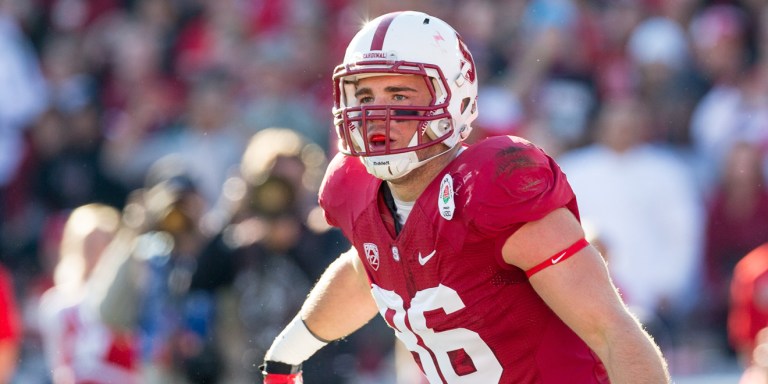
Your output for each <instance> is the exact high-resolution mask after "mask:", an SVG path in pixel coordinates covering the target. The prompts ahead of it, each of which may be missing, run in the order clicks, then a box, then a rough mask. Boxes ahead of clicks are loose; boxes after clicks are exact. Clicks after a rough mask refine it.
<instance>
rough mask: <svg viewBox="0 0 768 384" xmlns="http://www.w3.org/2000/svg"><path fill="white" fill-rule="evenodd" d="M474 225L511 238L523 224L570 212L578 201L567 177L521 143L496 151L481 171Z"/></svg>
mask: <svg viewBox="0 0 768 384" xmlns="http://www.w3.org/2000/svg"><path fill="white" fill-rule="evenodd" d="M479 176H480V177H479V182H478V183H477V187H476V188H475V189H476V191H475V193H476V195H477V196H475V197H474V198H473V200H474V204H471V206H472V208H471V209H472V210H473V211H474V212H475V213H474V214H473V215H472V217H473V220H472V223H471V224H472V225H474V226H475V227H476V228H477V229H478V230H480V231H482V232H483V233H487V234H489V235H491V236H494V235H502V234H505V235H511V234H512V233H513V232H514V231H516V230H517V229H518V228H519V227H520V226H522V225H523V224H525V223H527V222H530V221H535V220H539V219H541V218H543V217H544V216H546V215H547V214H548V213H549V212H551V211H553V210H555V209H557V208H560V207H567V208H569V209H570V210H571V211H572V212H573V213H574V214H575V215H576V217H577V218H578V209H577V207H576V199H575V196H574V193H573V190H572V189H571V187H570V185H569V184H568V181H567V179H566V177H565V174H563V172H562V171H561V170H560V167H559V166H558V165H557V164H556V163H555V161H554V160H553V159H552V158H550V157H549V156H548V155H547V154H546V153H544V151H543V150H541V149H540V148H538V147H536V146H535V145H533V144H531V143H530V142H527V141H525V140H522V139H513V140H512V141H511V144H510V145H505V146H502V147H499V148H494V150H492V151H491V154H490V155H489V157H488V160H487V161H485V162H484V164H483V165H482V167H481V169H480V175H479Z"/></svg>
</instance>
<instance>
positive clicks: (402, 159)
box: [360, 134, 451, 180]
mask: <svg viewBox="0 0 768 384" xmlns="http://www.w3.org/2000/svg"><path fill="white" fill-rule="evenodd" d="M417 142H418V139H417V138H416V134H414V135H413V138H411V142H410V143H408V146H409V147H410V146H414V145H416V143H417ZM450 150H451V148H450V147H449V148H447V149H446V150H445V151H443V152H440V153H438V154H437V155H434V156H431V157H429V158H427V159H424V160H421V161H419V157H418V156H416V151H410V152H405V153H398V154H394V155H382V156H361V157H360V161H362V162H363V164H364V165H365V168H366V169H367V170H368V173H370V174H371V175H373V176H375V177H376V178H379V179H382V180H395V179H399V178H401V177H403V176H405V175H407V174H408V173H410V172H411V171H413V170H414V169H416V168H418V167H421V166H422V165H424V164H426V163H427V162H428V161H430V160H432V159H435V158H437V157H439V156H442V155H443V154H445V153H447V152H448V151H450Z"/></svg>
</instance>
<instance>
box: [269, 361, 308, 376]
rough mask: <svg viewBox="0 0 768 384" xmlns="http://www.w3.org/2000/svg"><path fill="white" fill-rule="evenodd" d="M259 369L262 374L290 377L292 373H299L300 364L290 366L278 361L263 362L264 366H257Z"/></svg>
mask: <svg viewBox="0 0 768 384" xmlns="http://www.w3.org/2000/svg"><path fill="white" fill-rule="evenodd" d="M259 369H260V370H261V372H264V373H277V374H280V375H292V374H294V373H299V372H301V364H299V365H291V364H286V363H281V362H279V361H271V360H267V361H265V362H264V364H262V365H260V366H259Z"/></svg>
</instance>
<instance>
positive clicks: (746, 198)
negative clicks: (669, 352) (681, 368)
mask: <svg viewBox="0 0 768 384" xmlns="http://www.w3.org/2000/svg"><path fill="white" fill-rule="evenodd" d="M761 159H762V152H761V151H760V149H759V148H758V147H757V146H756V145H755V144H754V143H750V142H738V143H735V144H734V145H733V146H732V147H731V150H730V151H729V153H728V154H727V157H726V158H725V163H724V164H723V167H722V174H721V175H720V176H719V177H718V180H717V184H716V185H715V187H714V189H713V191H712V196H711V198H710V200H709V203H708V207H707V231H706V248H705V255H706V259H705V260H706V261H705V270H704V272H705V278H706V285H705V286H704V290H703V292H704V293H705V294H704V295H703V297H702V309H703V310H704V312H703V315H705V316H704V317H702V318H700V319H699V320H702V321H703V325H705V327H706V330H707V331H708V332H711V333H712V334H713V335H715V336H717V337H718V339H717V340H718V342H720V343H721V348H722V349H723V350H727V349H728V344H727V340H726V335H725V328H724V327H723V326H722V325H723V324H725V322H726V316H727V312H728V299H729V289H730V285H731V276H732V274H733V273H734V267H735V266H736V263H737V262H738V261H739V260H741V259H742V258H743V257H744V255H746V254H747V253H748V252H749V251H751V250H753V249H755V248H756V247H758V246H759V245H760V244H762V243H764V242H766V241H768V219H766V218H768V187H766V183H765V181H764V178H763V165H762V162H761Z"/></svg>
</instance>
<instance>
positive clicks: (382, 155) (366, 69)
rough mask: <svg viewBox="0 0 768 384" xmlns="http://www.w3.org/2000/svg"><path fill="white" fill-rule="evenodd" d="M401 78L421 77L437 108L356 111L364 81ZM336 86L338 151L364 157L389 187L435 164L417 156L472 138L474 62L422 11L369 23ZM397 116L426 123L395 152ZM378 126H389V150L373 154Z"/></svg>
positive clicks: (453, 36) (438, 22) (335, 77)
mask: <svg viewBox="0 0 768 384" xmlns="http://www.w3.org/2000/svg"><path fill="white" fill-rule="evenodd" d="M398 74H400V75H419V76H422V77H423V78H424V81H425V82H426V84H427V87H428V89H429V90H430V92H431V93H432V103H431V104H430V105H426V106H395V105H365V106H360V105H358V102H357V100H356V98H355V84H356V82H357V80H358V79H361V78H364V77H370V76H380V75H398ZM333 82H334V99H335V103H334V108H333V116H334V124H335V126H336V133H337V134H338V136H339V150H340V151H341V152H342V153H344V154H347V155H351V156H360V158H361V160H362V162H363V164H365V167H366V168H367V169H368V172H369V173H371V174H372V175H374V176H376V177H378V178H381V179H384V180H391V179H396V178H399V177H402V176H404V175H406V174H407V173H408V172H410V171H412V170H413V169H416V168H418V167H419V166H421V165H423V164H424V163H426V162H427V161H429V160H430V159H433V158H435V157H436V156H434V157H431V158H430V159H426V160H423V161H419V159H418V157H417V156H416V152H415V151H416V150H418V149H422V148H426V147H429V146H432V145H438V144H439V143H443V144H445V145H446V146H447V147H448V149H450V148H453V147H454V146H456V145H457V144H458V143H459V142H461V141H462V140H464V139H465V138H466V137H467V136H468V135H469V133H470V131H471V129H472V128H471V126H470V124H471V123H472V121H473V120H474V119H475V118H476V117H477V74H476V72H475V62H474V60H473V59H472V55H471V54H470V53H469V50H468V49H467V47H466V45H465V44H464V42H463V41H462V39H461V37H460V36H459V34H458V33H457V32H456V31H455V30H454V29H453V28H452V27H451V26H450V25H448V24H447V23H446V22H444V21H442V20H440V19H438V18H436V17H433V16H430V15H427V14H425V13H421V12H413V11H407V12H394V13H389V14H385V15H382V16H379V17H377V18H376V19H374V20H372V21H370V22H368V23H367V24H366V25H365V26H364V27H363V28H362V29H361V30H360V32H358V33H357V35H355V37H354V38H353V39H352V41H351V42H350V44H349V47H347V52H346V54H345V56H344V62H343V63H342V64H340V65H339V66H337V67H336V70H335V71H334V74H333ZM372 112H375V113H372ZM395 116H396V117H397V118H396V120H397V121H419V122H421V124H420V126H419V129H417V130H416V134H414V136H413V138H412V139H411V141H410V143H409V145H408V146H407V147H406V148H401V149H392V148H390V142H389V137H390V136H389V130H390V121H391V120H394V117H395ZM373 120H379V121H383V122H384V125H385V127H386V132H385V134H384V136H385V140H386V141H385V145H384V147H383V148H384V149H378V150H373V149H371V146H370V142H369V140H368V133H367V127H368V123H369V122H371V121H373ZM446 151H447V149H446ZM443 153H444V152H443Z"/></svg>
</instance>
